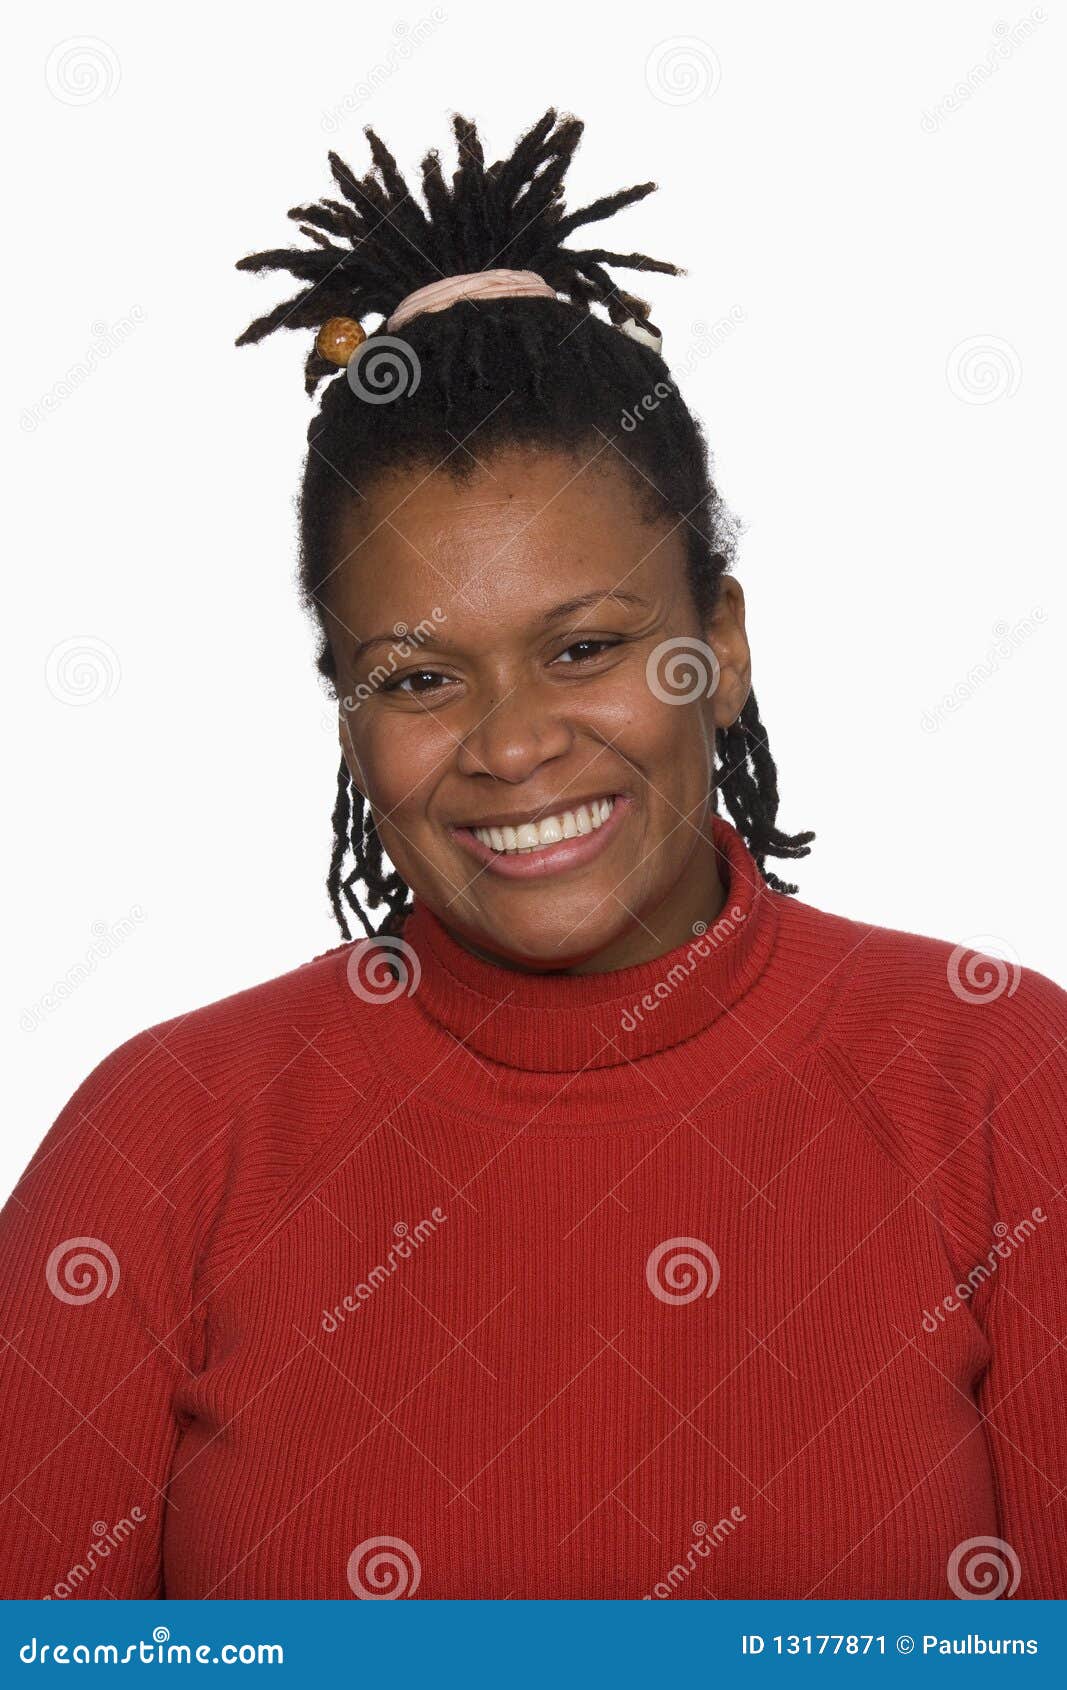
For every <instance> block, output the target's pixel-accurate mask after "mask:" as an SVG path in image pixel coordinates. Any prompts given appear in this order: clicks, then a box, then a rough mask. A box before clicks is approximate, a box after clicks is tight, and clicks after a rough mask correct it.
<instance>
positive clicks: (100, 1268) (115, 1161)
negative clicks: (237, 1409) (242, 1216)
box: [0, 1031, 212, 1599]
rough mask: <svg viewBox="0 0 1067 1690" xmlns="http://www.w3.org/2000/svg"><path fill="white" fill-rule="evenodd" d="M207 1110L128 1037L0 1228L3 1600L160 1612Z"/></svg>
mask: <svg viewBox="0 0 1067 1690" xmlns="http://www.w3.org/2000/svg"><path fill="white" fill-rule="evenodd" d="M210 1105H211V1099H210V1097H209V1096H207V1095H206V1092H205V1089H204V1088H199V1089H198V1086H197V1084H196V1080H195V1076H193V1075H192V1074H191V1073H190V1072H189V1070H188V1068H187V1067H186V1065H185V1064H184V1063H181V1062H179V1061H178V1060H177V1059H176V1058H175V1057H173V1056H172V1055H171V1054H170V1053H169V1052H168V1050H167V1047H166V1045H165V1043H164V1042H163V1041H162V1040H161V1039H160V1038H159V1037H158V1036H157V1035H156V1034H155V1033H154V1032H153V1031H148V1032H146V1033H140V1034H138V1035H137V1036H136V1037H135V1038H133V1039H131V1040H129V1041H127V1043H125V1044H123V1045H121V1046H119V1047H118V1048H117V1049H116V1050H114V1051H112V1052H111V1054H110V1055H108V1056H106V1057H105V1058H104V1060H103V1061H102V1062H101V1063H99V1064H98V1066H97V1067H96V1068H95V1069H94V1070H93V1072H92V1073H91V1074H90V1075H89V1076H88V1078H87V1079H86V1080H84V1081H83V1082H82V1084H81V1085H80V1086H79V1087H78V1089H77V1090H76V1091H75V1093H74V1095H73V1096H72V1097H71V1099H70V1101H69V1102H68V1103H67V1104H66V1106H65V1107H64V1108H63V1110H62V1111H61V1113H60V1115H59V1117H58V1119H57V1120H56V1121H55V1123H54V1125H53V1126H52V1128H51V1130H50V1131H49V1132H48V1133H47V1135H46V1137H45V1138H44V1140H43V1142H42V1143H41V1145H40V1146H39V1148H38V1150H37V1152H36V1154H35V1155H34V1157H33V1159H32V1160H31V1162H30V1164H29V1166H28V1167H27V1169H26V1171H25V1173H24V1174H23V1176H22V1178H21V1180H20V1181H19V1184H18V1185H17V1186H16V1188H15V1190H14V1192H13V1193H12V1195H11V1197H10V1198H9V1199H8V1202H7V1203H6V1205H5V1207H4V1209H3V1211H2V1212H0V1401H2V1402H3V1405H4V1408H3V1416H2V1421H0V1518H2V1522H3V1530H2V1531H0V1598H12V1597H37V1598H51V1599H57V1598H63V1597H81V1598H109V1597H112V1598H121V1597H151V1596H160V1595H164V1594H165V1592H164V1590H163V1580H162V1570H161V1569H162V1554H161V1538H162V1527H163V1518H164V1497H165V1489H166V1485H167V1481H168V1474H169V1470H170V1464H171V1460H172V1456H173V1453H174V1449H175V1444H176V1442H177V1439H178V1436H179V1433H180V1429H181V1428H180V1425H179V1422H178V1417H177V1415H176V1413H175V1410H174V1408H173V1396H174V1390H175V1386H176V1385H177V1384H178V1382H179V1381H180V1380H181V1379H182V1378H183V1377H184V1376H185V1375H186V1371H187V1370H190V1369H192V1368H193V1367H195V1356H196V1348H197V1344H198V1342H199V1335H198V1334H199V1327H198V1317H197V1314H196V1311H195V1309H194V1306H193V1293H192V1286H193V1283H194V1276H195V1267H196V1259H197V1253H198V1249H199V1246H200V1242H201V1240H202V1238H203V1235H204V1231H205V1228H206V1226H207V1225H208V1221H209V1216H208V1198H207V1193H206V1190H205V1189H204V1186H205V1184H206V1182H204V1181H200V1180H198V1179H197V1170H198V1158H199V1157H201V1156H202V1153H203V1151H204V1149H205V1144H206V1142H207V1141H208V1140H209V1139H210V1138H211V1137H212V1131H209V1129H208V1126H207V1121H206V1115H207V1113H208V1111H209V1108H210ZM208 1160H210V1158H208ZM203 1167H204V1162H203V1161H202V1160H201V1161H200V1162H199V1168H200V1170H201V1171H202V1170H203ZM190 1192H192V1193H199V1195H198V1196H196V1195H194V1196H192V1197H190V1195H189V1194H190ZM183 1194H184V1195H183Z"/></svg>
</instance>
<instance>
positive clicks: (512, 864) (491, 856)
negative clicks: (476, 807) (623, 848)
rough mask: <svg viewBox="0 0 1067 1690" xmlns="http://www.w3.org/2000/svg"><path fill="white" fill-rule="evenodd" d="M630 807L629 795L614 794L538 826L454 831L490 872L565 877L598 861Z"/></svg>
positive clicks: (560, 813) (518, 824) (523, 824)
mask: <svg viewBox="0 0 1067 1690" xmlns="http://www.w3.org/2000/svg"><path fill="white" fill-rule="evenodd" d="M630 808H631V800H630V799H629V798H628V797H627V796H626V794H625V793H621V792H613V793H607V794H605V795H604V796H603V797H602V798H592V799H589V800H587V801H586V802H585V803H584V804H578V805H575V806H574V807H573V808H572V809H560V810H557V811H555V812H554V813H553V814H552V815H547V816H541V817H540V818H539V819H538V820H536V821H533V820H531V821H521V820H517V821H516V822H515V823H514V824H513V825H503V826H496V825H493V824H488V825H484V826H473V827H455V828H453V830H452V831H453V833H454V834H455V837H456V839H457V840H458V841H459V843H460V844H461V845H462V846H463V847H464V849H465V850H467V851H469V852H470V853H471V855H472V856H474V857H477V859H478V861H479V862H480V863H483V864H484V865H485V868H486V869H487V870H488V872H489V873H491V874H502V875H505V876H510V877H512V878H515V879H526V878H529V877H534V876H536V877H540V876H543V875H546V874H561V873H563V871H564V870H565V869H570V868H576V867H578V866H579V865H584V864H585V863H587V862H590V861H591V860H592V858H593V857H596V856H599V854H600V852H601V851H603V850H604V848H605V847H606V845H607V844H608V842H609V840H610V839H611V838H612V837H613V836H614V835H615V834H616V833H617V832H618V830H619V828H620V826H621V825H622V822H623V820H624V818H625V816H626V813H627V812H628V811H629V809H630Z"/></svg>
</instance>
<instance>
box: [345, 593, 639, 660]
mask: <svg viewBox="0 0 1067 1690" xmlns="http://www.w3.org/2000/svg"><path fill="white" fill-rule="evenodd" d="M608 599H615V600H616V601H617V603H619V604H623V605H627V606H636V607H637V608H638V609H639V610H648V609H650V605H649V601H648V600H647V599H645V598H642V597H641V595H640V593H630V592H627V591H626V590H625V588H623V587H610V588H608V589H607V590H606V591H604V592H597V591H595V590H594V591H593V592H591V593H580V594H579V595H578V596H577V597H576V598H573V599H563V600H562V602H561V603H560V604H554V605H553V606H552V608H551V609H550V610H543V611H542V612H541V614H540V615H539V616H538V617H537V618H536V620H535V624H534V625H535V626H536V627H548V626H549V625H550V624H551V623H553V622H562V621H564V620H565V618H567V617H570V616H573V615H574V614H575V613H576V612H577V611H579V610H587V609H589V608H590V607H591V606H592V605H595V604H604V603H605V602H606V601H607V600H608ZM420 643H423V642H420V641H418V640H413V639H412V638H411V636H410V635H398V634H397V633H396V632H391V633H388V634H370V635H369V636H368V637H367V639H365V640H360V639H357V640H356V647H355V656H356V657H361V656H362V655H363V653H364V652H365V651H369V650H370V648H371V646H375V645H393V646H395V645H415V646H416V647H417V646H418V645H419V644H420ZM424 643H425V644H426V645H428V646H430V647H432V648H433V650H434V651H454V650H456V646H455V643H454V641H452V640H449V639H446V638H445V637H444V636H443V635H439V634H436V633H435V634H433V635H431V636H430V637H429V638H427V640H426V641H425V642H424Z"/></svg>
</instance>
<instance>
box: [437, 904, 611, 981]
mask: <svg viewBox="0 0 1067 1690" xmlns="http://www.w3.org/2000/svg"><path fill="white" fill-rule="evenodd" d="M594 901H595V900H594ZM609 902H613V900H609ZM598 913H599V919H597V914H598ZM617 913H618V912H617ZM617 913H616V915H615V916H614V917H613V916H612V915H611V914H610V912H609V911H608V910H607V906H605V907H603V908H602V909H601V910H600V911H599V912H595V911H594V912H592V913H591V912H590V910H589V909H588V908H587V909H586V911H585V916H584V919H579V920H577V921H575V920H572V919H570V918H569V917H568V916H567V914H566V913H565V912H556V911H548V910H544V911H540V912H539V911H537V910H533V909H531V910H528V911H526V912H516V913H515V916H514V918H512V919H508V920H504V919H498V920H493V921H491V922H487V923H485V924H484V925H483V924H479V926H478V927H477V928H475V927H468V925H467V924H466V923H465V922H459V923H457V922H450V923H448V925H450V926H452V927H453V928H454V929H455V931H456V932H457V934H458V936H459V937H460V939H461V940H462V942H463V943H464V944H465V945H466V946H467V947H468V949H472V950H475V951H477V952H478V953H480V954H482V955H484V956H485V957H487V958H488V959H489V960H491V961H493V962H499V963H502V964H504V966H506V967H511V968H522V969H528V970H533V971H536V972H538V973H547V972H549V971H551V970H553V969H557V970H558V969H573V968H576V967H578V966H580V965H581V964H582V963H587V962H589V961H590V960H591V959H592V958H594V957H596V956H598V955H599V954H600V952H602V951H606V950H607V948H608V947H609V946H610V945H611V944H612V943H613V942H614V941H615V940H617V939H618V938H619V937H620V935H621V934H622V933H623V932H625V931H626V930H627V929H628V928H629V927H630V925H631V922H630V919H629V917H628V916H626V915H625V914H623V919H622V920H621V921H620V920H618V919H617ZM605 915H607V916H608V919H607V920H605V919H604V917H605Z"/></svg>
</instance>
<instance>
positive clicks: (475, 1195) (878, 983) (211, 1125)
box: [0, 819, 1067, 1600]
mask: <svg viewBox="0 0 1067 1690" xmlns="http://www.w3.org/2000/svg"><path fill="white" fill-rule="evenodd" d="M713 826H714V831H715V840H716V844H717V846H718V848H719V850H720V852H721V853H722V867H723V875H724V882H725V883H726V885H727V895H726V902H725V904H724V906H723V910H722V912H721V914H720V916H719V918H718V920H717V921H716V922H715V923H714V924H713V926H712V928H711V929H710V930H709V931H708V932H707V933H705V934H702V935H694V938H693V940H692V942H691V943H689V944H687V945H684V946H681V947H679V948H678V949H677V950H675V951H672V952H670V953H669V954H667V955H665V956H663V957H660V958H658V959H657V960H656V961H653V962H650V963H647V964H643V965H641V966H638V967H633V968H628V969H623V970H620V971H616V972H614V973H609V974H600V975H583V976H561V975H556V976H536V975H530V974H526V973H522V972H516V971H513V970H509V969H505V968H502V967H499V966H497V965H495V964H492V963H489V962H486V961H483V960H481V959H479V958H476V957H474V956H472V955H471V954H470V953H468V952H467V951H466V950H465V949H464V948H463V947H461V946H460V945H459V944H457V943H456V941H455V940H454V939H453V938H452V937H451V936H450V935H449V934H448V932H447V931H446V930H445V928H444V927H443V926H442V925H441V923H440V922H439V920H438V919H437V918H436V917H435V916H434V915H433V914H432V913H431V911H430V910H429V909H428V908H426V907H425V906H424V905H422V904H421V903H420V904H417V906H416V908H415V910H414V912H413V913H412V915H411V917H410V918H409V921H408V924H407V926H406V928H405V931H404V935H403V940H402V941H399V942H398V941H392V942H391V944H390V943H387V944H386V945H384V946H376V945H375V944H374V943H373V942H371V941H359V942H356V943H353V944H351V945H342V946H338V947H337V948H336V949H334V950H332V951H330V952H327V953H326V954H325V955H323V956H321V957H318V958H316V959H315V960H313V961H312V962H309V963H307V964H306V965H304V966H303V967H301V968H298V969H296V970H294V971H293V972H291V973H288V974H286V975H284V976H282V977H281V978H279V979H275V980H271V981H269V982H267V983H265V984H262V985H257V986H255V987H252V988H251V989H249V990H246V991H242V992H239V993H237V994H236V995H234V996H231V997H228V998H226V999H224V1000H222V1001H220V1002H217V1003H214V1004H211V1005H210V1006H208V1007H206V1008H201V1009H198V1010H196V1011H195V1012H193V1013H191V1014H189V1015H186V1016H182V1017H178V1018H176V1019H174V1020H171V1021H167V1022H165V1023H162V1024H160V1025H157V1026H155V1027H153V1028H151V1029H149V1030H147V1031H145V1032H142V1033H139V1034H138V1035H136V1036H135V1037H134V1038H131V1039H130V1040H129V1041H128V1042H126V1043H125V1044H123V1045H121V1046H120V1047H119V1048H118V1049H116V1050H115V1051H113V1052H112V1053H111V1054H110V1055H108V1056H107V1057H105V1059H104V1060H103V1061H102V1062H101V1063H100V1064H99V1066H98V1067H97V1068H96V1069H95V1070H94V1071H93V1072H92V1073H91V1074H90V1075H89V1077H88V1078H87V1079H86V1080H85V1081H84V1082H83V1084H82V1085H81V1086H80V1087H79V1088H78V1090H77V1092H76V1093H75V1094H74V1096H73V1097H72V1098H71V1100H70V1102H69V1103H68V1104H67V1105H66V1107H65V1108H64V1110H63V1111H62V1113H61V1114H60V1116H59V1118H58V1120H57V1121H56V1123H55V1125H54V1126H53V1127H52V1129H51V1131H50V1132H49V1133H48V1135H47V1136H46V1138H45V1139H44V1142H43V1144H42V1145H41V1147H40V1149H39V1150H38V1152H37V1154H36V1155H35V1157H34V1159H33V1161H32V1162H31V1164H30V1166H29V1168H28V1169H27V1171H26V1173H25V1174H24V1176H23V1178H22V1180H21V1182H20V1184H19V1186H18V1187H17V1189H16V1191H15V1193H14V1195H13V1196H12V1198H11V1199H10V1201H9V1202H8V1204H7V1205H6V1207H5V1208H4V1210H3V1213H2V1216H0V1278H2V1285H0V1293H2V1303H0V1325H2V1338H3V1345H2V1350H0V1392H2V1401H3V1420H2V1427H0V1439H2V1453H0V1510H2V1518H3V1526H4V1529H3V1531H2V1532H0V1596H3V1597H15V1596H29V1597H45V1596H51V1597H52V1598H53V1599H55V1598H62V1597H64V1596H70V1595H74V1596H81V1597H107V1596H114V1597H148V1596H167V1597H187V1598H191V1597H214V1598H241V1597H319V1598H337V1597H341V1598H360V1597H372V1598H377V1597H391V1596H402V1597H415V1598H416V1599H420V1598H429V1599H438V1598H446V1597H460V1598H475V1597H495V1598H508V1597H511V1598H558V1597H571V1598H578V1597H608V1598H641V1597H645V1596H651V1597H653V1598H654V1599H655V1598H656V1597H662V1596H667V1597H670V1598H671V1599H673V1600H686V1599H701V1598H704V1599H707V1598H710V1597H718V1598H725V1597H820V1598H821V1597H926V1598H938V1597H951V1596H953V1595H957V1596H960V1595H972V1594H976V1595H997V1594H1003V1595H1005V1596H1008V1595H1014V1596H1015V1597H1016V1598H1023V1597H1057V1598H1063V1597H1067V1418H1065V1413H1064V1401H1065V1398H1067V1345H1065V1343H1064V1338H1065V1319H1064V1300H1065V1298H1064V1284H1065V1269H1067V1227H1065V1222H1064V1195H1063V1185H1064V1180H1065V1178H1067V1155H1065V1151H1067V1128H1065V1106H1067V1056H1065V1043H1064V1041H1065V1037H1067V993H1064V992H1063V991H1062V990H1061V989H1060V987H1059V986H1057V985H1055V984H1054V983H1053V982H1052V981H1050V980H1049V979H1047V978H1046V977H1045V976H1043V975H1041V974H1039V973H1037V972H1036V971H1034V970H1031V969H1027V968H1023V969H1021V970H1014V969H1011V968H1010V967H1008V966H1007V965H1001V966H1000V967H999V968H998V967H997V965H995V964H994V963H992V962H989V961H983V960H982V959H981V958H978V957H976V955H975V954H974V953H973V952H964V953H959V952H957V951H956V950H955V949H954V947H953V946H952V944H951V943H949V942H947V941H942V940H938V939H932V938H924V937H919V936H916V935H913V934H909V933H904V932H897V931H892V930H888V929H885V928H880V927H872V926H869V925H865V924H864V923H862V922H859V921H852V920H846V919H844V918H842V917H838V916H834V915H829V914H826V913H824V912H820V911H819V910H817V909H814V908H812V907H811V906H810V905H807V904H805V903H803V902H802V901H800V900H797V899H794V898H789V897H786V896H783V895H779V894H777V893H774V892H771V891H769V890H768V889H767V887H766V886H765V884H764V882H763V881H762V879H761V877H760V876H759V874H758V871H757V870H756V867H755V864H754V862H753V860H752V858H751V856H750V855H749V853H748V851H747V849H746V848H745V846H744V844H743V842H742V840H741V839H740V837H739V835H738V834H737V833H736V831H735V830H734V829H733V828H732V827H731V826H729V824H727V823H726V822H725V821H722V820H719V819H716V820H715V821H714V823H713ZM388 955H392V956H393V957H394V958H396V959H397V966H398V968H399V972H400V977H399V979H394V975H393V973H392V972H390V971H389V970H388V969H387V968H386V959H387V956H388ZM972 1270H977V1271H972ZM968 1274H971V1279H970V1282H968ZM976 1539H981V1540H994V1542H993V1543H992V1545H989V1544H986V1545H985V1546H984V1547H983V1545H982V1544H977V1545H976V1544H975V1542H974V1540H976Z"/></svg>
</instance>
